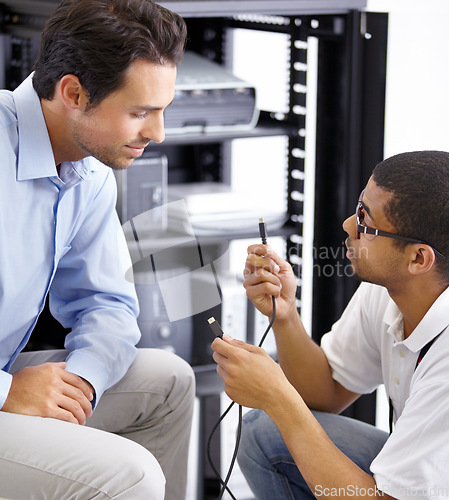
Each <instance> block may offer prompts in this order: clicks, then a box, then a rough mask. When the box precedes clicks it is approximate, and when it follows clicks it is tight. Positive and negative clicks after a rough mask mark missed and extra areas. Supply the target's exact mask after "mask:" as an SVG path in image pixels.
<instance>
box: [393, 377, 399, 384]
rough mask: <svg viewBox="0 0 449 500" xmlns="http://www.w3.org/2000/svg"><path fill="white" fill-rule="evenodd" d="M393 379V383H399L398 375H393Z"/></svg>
mask: <svg viewBox="0 0 449 500" xmlns="http://www.w3.org/2000/svg"><path fill="white" fill-rule="evenodd" d="M393 381H394V383H395V384H396V385H399V383H400V380H399V378H398V377H394V379H393Z"/></svg>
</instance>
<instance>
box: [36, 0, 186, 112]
mask: <svg viewBox="0 0 449 500" xmlns="http://www.w3.org/2000/svg"><path fill="white" fill-rule="evenodd" d="M186 36H187V29H186V25H185V22H184V20H183V19H182V18H181V17H180V16H178V15H177V14H175V13H173V12H171V11H170V10H168V9H166V8H164V7H162V6H160V5H158V4H157V3H155V2H153V0H63V1H62V2H61V3H60V4H59V6H58V7H57V9H56V11H55V13H54V14H53V15H52V16H51V17H50V19H49V20H48V21H47V23H46V25H45V28H44V30H43V33H42V38H41V44H40V48H39V55H38V58H37V60H36V63H35V65H34V71H35V74H34V77H33V86H34V89H35V90H36V92H37V94H38V96H39V97H40V98H41V99H47V100H51V99H52V98H53V97H54V92H55V86H56V84H57V82H58V81H59V80H60V79H61V78H62V77H63V76H64V75H68V74H73V75H75V76H77V77H78V78H79V80H80V83H81V85H82V86H83V88H84V89H85V90H86V91H87V93H88V95H89V105H90V106H91V107H93V106H96V105H98V104H99V103H100V102H101V101H102V100H103V99H104V98H105V97H107V96H108V95H109V94H110V93H111V92H114V91H115V90H117V89H119V88H120V87H121V86H122V85H123V83H124V77H125V72H126V70H127V69H128V67H129V66H130V65H131V64H132V63H133V62H134V61H136V60H139V59H144V60H147V61H149V62H152V63H154V64H161V65H165V64H169V65H173V66H177V65H178V64H179V63H180V61H181V59H182V56H183V53H184V47H185V40H186Z"/></svg>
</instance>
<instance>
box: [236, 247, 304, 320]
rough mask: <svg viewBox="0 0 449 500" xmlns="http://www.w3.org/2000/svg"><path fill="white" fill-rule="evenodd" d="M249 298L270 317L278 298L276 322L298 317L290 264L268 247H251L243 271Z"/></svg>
mask: <svg viewBox="0 0 449 500" xmlns="http://www.w3.org/2000/svg"><path fill="white" fill-rule="evenodd" d="M243 275H244V278H245V281H244V282H243V286H244V287H245V288H246V295H247V296H248V298H249V299H250V300H251V302H252V303H253V304H254V305H255V306H256V307H257V309H259V311H260V312H261V313H262V314H265V315H266V316H271V315H272V314H273V305H272V299H271V297H272V296H273V297H276V319H277V320H284V319H286V318H289V317H291V315H292V314H293V313H295V314H296V301H295V299H296V277H295V275H294V273H293V270H292V267H291V265H290V264H289V263H288V262H286V261H285V260H283V259H281V257H279V256H278V255H277V254H276V252H274V250H273V249H272V248H271V247H270V246H269V245H251V246H250V247H248V256H247V259H246V263H245V269H244V271H243Z"/></svg>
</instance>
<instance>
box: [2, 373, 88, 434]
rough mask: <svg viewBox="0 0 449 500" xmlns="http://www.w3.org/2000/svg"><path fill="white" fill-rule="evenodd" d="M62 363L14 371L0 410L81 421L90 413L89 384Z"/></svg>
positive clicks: (76, 422)
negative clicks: (67, 369) (68, 370)
mask: <svg viewBox="0 0 449 500" xmlns="http://www.w3.org/2000/svg"><path fill="white" fill-rule="evenodd" d="M65 367H66V363H45V364H43V365H38V366H28V367H26V368H23V369H22V370H20V371H18V372H17V373H15V374H14V375H13V379H12V384H11V389H10V391H9V394H8V397H7V399H6V401H5V404H4V405H3V407H2V410H3V411H7V412H10V413H19V414H22V415H34V416H39V417H51V418H56V419H58V420H64V421H66V422H72V423H74V424H81V425H84V424H85V422H86V418H87V417H90V416H91V415H92V405H91V403H90V401H91V400H92V399H93V394H92V389H91V387H92V386H91V385H90V384H89V383H88V382H86V381H85V380H83V379H82V378H81V377H79V376H78V375H75V374H73V373H70V372H67V371H66V370H65Z"/></svg>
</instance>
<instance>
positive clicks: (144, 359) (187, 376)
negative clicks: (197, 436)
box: [134, 348, 195, 405]
mask: <svg viewBox="0 0 449 500" xmlns="http://www.w3.org/2000/svg"><path fill="white" fill-rule="evenodd" d="M134 365H135V367H136V368H137V369H138V370H139V371H141V373H145V372H146V371H148V370H149V369H151V370H153V371H154V369H155V365H157V371H158V373H159V374H161V375H162V376H163V379H164V383H167V384H169V392H171V391H174V392H175V393H176V394H179V395H180V396H181V398H187V400H189V401H190V402H191V404H192V405H193V400H194V397H195V375H194V373H193V370H192V367H191V366H190V365H189V364H188V363H187V362H186V361H184V360H183V359H182V358H180V357H179V356H177V355H176V354H173V353H171V352H168V351H164V350H162V349H159V350H156V349H147V348H140V349H138V354H137V357H136V360H135V362H134Z"/></svg>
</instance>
